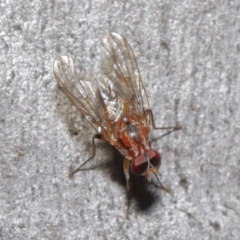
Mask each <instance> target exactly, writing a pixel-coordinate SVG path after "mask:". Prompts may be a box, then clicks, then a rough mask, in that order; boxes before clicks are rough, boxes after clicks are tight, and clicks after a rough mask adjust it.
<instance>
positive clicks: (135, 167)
mask: <svg viewBox="0 0 240 240" xmlns="http://www.w3.org/2000/svg"><path fill="white" fill-rule="evenodd" d="M147 169H148V161H147V159H146V157H145V156H144V155H140V156H138V157H137V158H135V159H133V160H132V162H131V171H132V173H133V174H135V175H142V174H143V173H145V172H146V171H147Z"/></svg>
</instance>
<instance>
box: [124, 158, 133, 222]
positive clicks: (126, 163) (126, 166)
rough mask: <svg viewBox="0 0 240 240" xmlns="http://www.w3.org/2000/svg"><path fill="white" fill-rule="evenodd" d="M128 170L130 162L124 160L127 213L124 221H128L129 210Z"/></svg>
mask: <svg viewBox="0 0 240 240" xmlns="http://www.w3.org/2000/svg"><path fill="white" fill-rule="evenodd" d="M129 169H130V161H129V160H127V159H126V158H125V159H124V161H123V171H124V175H125V178H126V187H127V212H126V219H129V208H130V200H131V198H130V183H129V180H130V173H129Z"/></svg>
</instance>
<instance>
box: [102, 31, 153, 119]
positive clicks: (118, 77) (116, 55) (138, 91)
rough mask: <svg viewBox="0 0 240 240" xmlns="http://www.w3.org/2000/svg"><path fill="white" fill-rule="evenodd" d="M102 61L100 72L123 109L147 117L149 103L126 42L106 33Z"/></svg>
mask: <svg viewBox="0 0 240 240" xmlns="http://www.w3.org/2000/svg"><path fill="white" fill-rule="evenodd" d="M102 46H103V49H104V54H105V56H104V59H103V63H102V68H101V71H102V73H103V75H105V79H107V81H108V82H109V83H110V82H111V84H112V89H113V90H114V91H115V92H116V94H117V95H118V96H119V97H121V99H122V102H121V103H122V104H123V105H124V106H123V108H126V106H127V105H128V108H129V109H131V110H132V111H134V113H135V114H137V115H139V116H140V117H143V118H144V117H145V116H146V117H147V114H145V113H146V112H147V110H149V103H148V98H147V94H146V90H145V87H144V85H143V83H142V80H141V76H140V73H139V69H138V66H137V63H136V59H135V56H134V54H133V51H132V49H131V47H130V45H129V44H128V42H127V40H126V39H125V38H124V37H122V36H121V35H119V34H117V33H113V32H110V33H107V34H106V35H105V36H104V37H103V40H102Z"/></svg>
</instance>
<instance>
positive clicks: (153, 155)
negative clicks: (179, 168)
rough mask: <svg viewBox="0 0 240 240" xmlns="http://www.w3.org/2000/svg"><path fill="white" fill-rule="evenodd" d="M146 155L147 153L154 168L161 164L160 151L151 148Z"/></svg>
mask: <svg viewBox="0 0 240 240" xmlns="http://www.w3.org/2000/svg"><path fill="white" fill-rule="evenodd" d="M146 155H147V157H148V159H149V162H150V163H151V165H152V166H153V167H154V168H156V169H158V168H159V167H160V165H161V155H160V153H159V152H158V151H155V150H151V151H149V152H147V154H146Z"/></svg>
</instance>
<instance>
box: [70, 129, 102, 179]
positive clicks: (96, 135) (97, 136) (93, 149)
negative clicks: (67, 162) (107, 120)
mask: <svg viewBox="0 0 240 240" xmlns="http://www.w3.org/2000/svg"><path fill="white" fill-rule="evenodd" d="M95 139H102V134H100V133H96V134H94V135H93V137H92V156H91V157H90V158H89V159H87V160H86V161H85V162H84V163H82V164H81V165H80V166H79V167H78V168H76V169H74V170H71V169H70V171H69V174H68V177H69V178H72V177H73V175H74V174H75V173H77V172H79V171H81V170H82V167H83V166H84V165H85V164H86V163H87V162H89V161H90V160H91V159H93V158H94V157H95V155H96V145H95V141H94V140H95Z"/></svg>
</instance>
